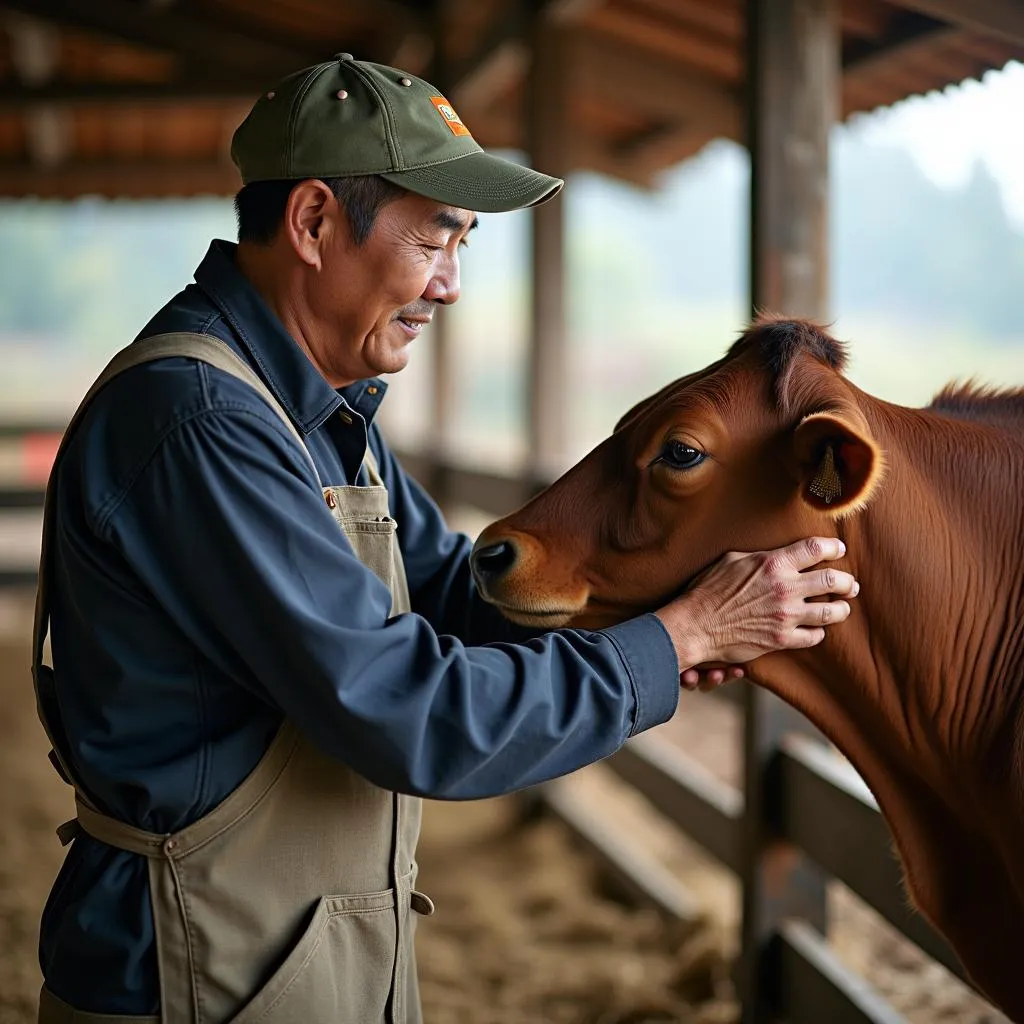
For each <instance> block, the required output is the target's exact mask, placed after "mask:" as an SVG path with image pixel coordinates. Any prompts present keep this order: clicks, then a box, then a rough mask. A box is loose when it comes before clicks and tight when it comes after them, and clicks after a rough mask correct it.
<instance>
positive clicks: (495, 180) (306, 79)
mask: <svg viewBox="0 0 1024 1024" xmlns="http://www.w3.org/2000/svg"><path fill="white" fill-rule="evenodd" d="M231 159H232V160H233V161H234V162H235V165H236V166H237V167H238V170H239V171H240V172H241V175H242V181H243V182H244V183H245V184H248V183H249V182H251V181H269V180H281V179H295V180H301V179H303V178H345V177H352V176H354V175H363V174H379V175H380V176H381V177H382V178H386V179H387V180H388V181H390V182H394V184H396V185H400V186H401V187H402V188H405V189H408V190H409V191H410V192H415V193H417V194H418V195H421V196H426V197H427V198H428V199H434V200H436V201H437V202H440V203H445V204H447V205H449V206H457V207H460V208H461V209H464V210H474V211H476V212H479V213H503V212H505V211H508V210H519V209H522V208H523V207H525V206H534V205H536V204H537V203H542V202H544V201H545V200H547V199H550V198H551V197H552V196H554V195H555V194H556V193H557V192H558V191H559V189H561V187H562V184H563V182H562V180H561V179H559V178H552V177H550V176H549V175H547V174H541V173H540V172H539V171H534V170H531V169H530V168H529V167H523V166H521V165H520V164H517V163H513V162H512V161H511V160H503V159H502V158H501V157H497V156H493V155H492V154H490V153H485V152H484V150H483V149H481V147H480V146H479V145H478V144H477V143H476V141H475V140H474V138H473V136H472V135H471V134H470V132H469V129H468V128H467V127H466V126H465V124H463V122H462V119H461V118H460V117H459V115H458V114H456V112H455V110H454V108H453V107H452V105H451V104H450V103H449V102H448V100H447V99H445V97H444V96H442V95H441V93H440V92H439V91H438V90H437V89H435V88H434V87H433V86H432V85H431V84H430V83H429V82H424V81H423V79H421V78H416V77H415V76H413V75H410V74H406V72H404V71H399V70H397V69H396V68H390V67H387V66H386V65H383V64H371V63H370V62H369V61H362V60H355V59H354V58H353V56H352V54H350V53H339V54H338V55H337V56H336V57H335V59H334V60H332V61H330V62H329V63H326V64H317V65H316V66H314V67H311V68H304V69H303V70H302V71H297V72H295V73H294V74H292V75H289V76H288V77H287V78H285V79H284V80H283V81H282V82H280V83H279V84H278V85H276V86H274V88H272V89H270V90H269V91H268V92H266V93H264V94H263V95H262V96H261V97H260V98H259V99H258V100H257V101H256V104H255V105H254V106H253V108H252V110H251V111H250V112H249V115H248V116H247V117H246V119H245V120H244V121H243V122H242V123H241V124H240V125H239V126H238V129H237V130H236V131H235V134H234V137H233V138H232V140H231Z"/></svg>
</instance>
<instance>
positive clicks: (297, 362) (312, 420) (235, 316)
mask: <svg viewBox="0 0 1024 1024" xmlns="http://www.w3.org/2000/svg"><path fill="white" fill-rule="evenodd" d="M237 251H238V246H237V245H235V244H234V243H232V242H225V241H223V240H221V239H215V240H214V241H213V242H211V243H210V248H209V250H208V251H207V253H206V256H205V257H204V258H203V262H202V263H200V264H199V266H198V267H197V268H196V272H195V279H196V284H198V285H199V287H200V288H202V290H203V291H204V292H205V293H206V294H207V295H208V296H209V297H210V300H211V301H212V302H213V303H214V305H215V306H216V307H217V308H218V309H219V310H220V313H221V315H222V316H223V317H224V319H225V320H226V321H227V322H228V324H229V325H230V326H231V329H232V330H233V331H234V333H235V336H236V337H237V338H238V340H239V342H240V343H241V345H242V347H243V348H244V349H245V351H246V353H247V354H248V355H249V357H250V358H251V359H252V360H253V362H254V363H255V364H256V367H257V368H258V369H259V371H260V375H261V376H262V377H263V379H264V381H265V382H266V384H267V387H269V388H270V390H271V391H272V392H273V394H274V397H275V398H276V399H277V400H278V401H279V402H280V403H281V405H282V406H284V409H285V411H286V412H287V413H288V415H289V416H290V417H291V418H292V420H294V422H295V425H296V426H297V427H298V428H299V429H300V430H301V431H302V432H303V433H304V434H309V433H310V431H312V430H315V429H316V428H317V427H319V426H320V424H322V423H323V422H324V420H326V419H327V417H328V416H330V415H331V414H332V413H333V412H335V411H336V410H337V409H338V408H339V407H340V406H341V405H347V406H348V407H349V408H350V409H351V410H353V411H354V412H356V413H358V414H359V415H360V416H362V417H363V419H365V420H366V422H367V423H369V422H370V420H372V419H373V416H374V415H375V414H376V412H377V409H378V408H379V406H380V402H381V399H382V398H383V397H384V392H385V391H387V385H386V384H385V383H384V382H383V381H382V380H378V379H377V378H370V379H368V380H360V381H356V382H355V383H354V384H350V385H349V386H348V387H345V388H339V389H338V390H337V391H336V390H335V389H334V388H332V387H331V385H330V384H328V383H327V381H326V380H324V378H323V376H322V374H321V373H320V371H319V370H317V368H316V367H315V366H314V365H313V364H312V363H311V362H310V361H309V357H308V356H307V355H306V353H305V352H303V351H302V349H301V348H299V346H298V344H297V343H296V341H295V339H294V338H293V337H292V336H291V335H290V334H289V333H288V332H287V331H286V330H285V329H284V326H283V324H282V323H281V321H280V320H278V318H277V317H276V316H275V315H274V312H273V311H272V310H271V309H270V307H269V306H268V305H267V304H266V302H264V301H263V297H262V296H261V295H260V293H259V292H258V291H257V290H256V289H255V288H254V287H253V286H252V284H250V283H249V281H248V280H247V279H246V277H245V275H244V274H242V272H241V271H240V270H239V269H238V266H237V265H236V263H235V254H236V252H237Z"/></svg>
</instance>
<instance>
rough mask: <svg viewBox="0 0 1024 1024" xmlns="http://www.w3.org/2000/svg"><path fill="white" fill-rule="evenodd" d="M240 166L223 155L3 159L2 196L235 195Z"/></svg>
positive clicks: (137, 197) (134, 197) (60, 197)
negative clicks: (44, 164)
mask: <svg viewBox="0 0 1024 1024" xmlns="http://www.w3.org/2000/svg"><path fill="white" fill-rule="evenodd" d="M241 185H242V183H241V179H240V178H239V177H238V171H237V170H236V169H235V168H234V167H233V166H232V165H231V164H229V163H226V162H224V163H222V162H219V161H214V160H211V161H208V162H203V161H199V162H196V161H189V162H183V161H177V162H176V161H169V162H165V161H156V160H152V161H113V160H112V161H103V162H95V163H85V162H82V163H78V162H76V163H69V164H64V165H61V166H59V167H52V168H46V169H41V168H39V167H36V166H34V165H32V164H29V163H0V196H13V197H18V198H21V197H24V196H38V197H40V198H44V199H75V198H77V197H78V196H85V195H97V196H106V197H108V198H112V199H113V198H126V199H129V198H130V199H145V198H152V197H161V196H194V195H215V196H230V195H234V194H235V193H236V192H237V191H238V190H239V188H241Z"/></svg>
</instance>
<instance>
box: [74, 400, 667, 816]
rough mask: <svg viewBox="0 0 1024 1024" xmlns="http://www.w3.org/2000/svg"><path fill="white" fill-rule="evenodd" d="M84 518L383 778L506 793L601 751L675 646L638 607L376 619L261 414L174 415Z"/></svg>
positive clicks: (285, 445) (652, 716)
mask: <svg viewBox="0 0 1024 1024" xmlns="http://www.w3.org/2000/svg"><path fill="white" fill-rule="evenodd" d="M97 516H98V518H97V520H96V521H95V522H94V527H93V528H94V529H95V530H96V531H97V532H98V533H99V534H100V535H101V536H102V537H104V538H105V539H107V540H109V542H110V543H112V544H113V545H114V546H115V547H116V548H117V549H118V550H119V551H120V552H121V554H122V555H123V557H124V558H125V559H126V561H127V563H128V564H129V565H130V566H131V568H132V569H133V570H134V572H135V573H137V575H138V577H139V578H140V580H141V581H142V583H143V584H144V585H145V587H146V589H147V590H148V591H149V593H150V594H151V595H152V596H153V599H154V601H155V602H156V603H158V604H159V605H160V606H161V607H162V608H163V609H164V610H165V611H166V612H167V613H168V614H169V615H170V616H171V618H172V619H173V620H174V622H175V623H176V624H177V626H178V628H180V629H181V631H182V632H183V634H184V635H186V636H187V637H188V638H189V639H190V641H191V642H192V643H194V644H195V645H196V647H197V648H198V649H199V650H200V651H201V652H202V654H203V655H204V656H205V657H207V658H208V659H210V661H212V662H213V663H215V664H216V665H217V666H218V667H219V668H220V669H222V670H223V671H224V672H225V673H227V674H228V675H229V676H231V677H232V678H235V679H237V680H238V681H239V683H240V684H242V685H246V686H248V687H250V688H252V689H254V690H256V691H257V692H259V693H262V694H264V695H265V696H266V698H267V699H268V700H269V701H271V702H273V703H274V704H275V705H277V706H278V707H280V708H281V709H282V711H283V712H284V713H285V714H286V715H287V716H288V717H290V718H291V719H292V720H293V721H294V722H295V723H296V724H297V725H298V727H299V728H300V729H301V730H302V731H303V732H304V733H305V734H306V735H308V736H309V737H310V738H311V739H312V740H313V741H314V742H315V743H317V745H318V746H319V747H320V748H321V749H323V750H324V751H325V752H327V753H329V754H331V755H333V756H335V757H337V758H338V759H340V760H343V761H344V762H346V763H347V764H349V765H350V766H351V767H352V768H354V769H355V770H356V771H358V772H359V773H360V774H362V775H364V776H365V777H366V778H368V779H370V780H371V781H373V782H375V783H376V784H378V785H381V786H384V787H386V788H390V789H396V790H400V791H403V792H410V793H417V794H422V795H427V796H434V797H445V798H472V797H483V796H490V795H496V794H499V793H504V792H508V791H511V790H514V789H517V788H520V787H523V786H528V785H532V784H535V783H537V782H541V781H543V780H545V779H550V778H553V777H555V776H558V775H561V774H564V773H566V772H569V771H572V770H574V769H576V768H579V767H581V766H582V765H585V764H588V763H590V762H592V761H595V760H597V759H599V758H601V757H604V756H606V755H608V754H610V753H612V752H613V751H614V750H616V749H617V748H618V747H619V746H620V745H621V744H622V743H623V742H624V740H625V739H626V738H627V737H628V736H630V735H631V734H632V733H634V732H636V731H639V730H641V729H646V728H649V727H650V726H652V725H655V724H657V723H659V722H662V721H664V720H666V719H667V718H668V717H669V716H670V715H671V714H672V712H673V710H674V708H675V706H676V702H677V699H678V663H677V660H676V655H675V652H674V649H673V644H672V642H671V640H670V638H669V636H668V634H667V632H666V630H665V629H664V627H663V626H662V625H661V623H660V622H659V621H658V620H657V618H655V616H653V615H647V616H642V617H641V618H639V619H636V620H633V621H631V622H628V623H625V624H623V625H621V626H616V627H614V628H612V629H608V630H603V631H600V632H586V631H577V630H562V631H559V632H558V633H553V634H548V635H546V636H543V637H540V638H537V639H535V640H531V641H530V642H529V643H527V644H524V645H511V644H502V645H493V646H488V647H466V646H464V645H463V644H462V643H461V642H460V641H459V640H457V639H456V638H455V637H453V636H450V635H445V634H439V633H438V632H437V631H435V629H434V628H432V626H431V625H430V623H429V622H427V621H426V619H424V618H423V617H422V616H419V615H415V614H409V615H400V616H397V617H395V618H393V619H389V618H388V609H389V604H390V597H389V594H388V592H387V590H386V588H385V587H384V586H383V584H382V583H381V582H380V581H379V580H378V578H377V577H376V576H375V575H374V574H373V572H371V571H370V570H368V569H366V568H365V567H364V566H363V565H362V564H361V563H360V562H359V561H358V560H357V559H356V558H355V557H354V555H353V553H352V551H351V549H350V547H349V545H348V543H347V541H346V540H345V538H344V536H343V535H342V534H341V533H340V531H339V529H338V527H337V524H336V523H335V522H334V520H333V518H332V517H331V515H330V512H329V510H328V509H327V507H326V505H325V504H324V501H323V498H322V495H321V492H320V488H319V483H318V481H316V480H315V479H313V474H312V472H311V470H310V469H309V467H308V466H307V465H306V463H305V461H304V459H303V458H302V455H301V452H300V451H299V449H298V447H297V445H296V444H295V441H294V440H293V439H292V438H291V437H290V436H288V435H287V434H286V432H285V431H284V428H283V427H282V426H281V425H280V424H278V423H277V422H276V421H274V420H273V417H272V415H271V414H270V413H269V412H268V413H267V414H266V415H265V416H263V415H259V414H256V413H254V412H252V411H251V410H246V409H242V408H238V407H233V408H212V409H206V410H205V411H203V412H201V413H199V414H197V415H194V416H192V417H191V418H189V419H187V420H185V421H184V422H182V423H180V424H178V425H177V426H176V427H175V428H174V430H173V431H171V432H170V433H169V434H168V435H167V436H166V437H165V438H164V439H163V440H162V441H161V443H160V444H159V446H158V447H157V449H156V450H155V452H154V453H153V454H152V457H151V458H149V459H148V461H147V462H146V464H145V465H144V466H143V467H141V469H140V471H139V473H138V475H137V476H136V477H135V478H134V481H133V483H132V485H131V487H130V488H129V489H128V491H127V492H126V494H125V495H124V496H123V497H122V498H121V500H120V501H119V502H117V503H115V504H114V505H113V506H112V507H108V508H104V509H103V510H102V512H98V513H97ZM420 571H421V575H422V570H421V569H420ZM452 585H454V584H452ZM465 585H466V586H467V588H468V586H469V583H468V579H467V580H465ZM421 586H422V584H421Z"/></svg>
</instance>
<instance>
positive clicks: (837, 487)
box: [809, 445, 843, 505]
mask: <svg viewBox="0 0 1024 1024" xmlns="http://www.w3.org/2000/svg"><path fill="white" fill-rule="evenodd" d="M809 489H810V492H811V494H815V495H817V496H818V497H819V498H821V499H822V500H823V501H824V502H825V504H826V505H831V504H832V502H833V501H835V500H836V498H838V497H841V496H842V493H843V481H842V479H841V477H840V476H839V471H838V470H837V469H836V459H835V455H834V454H833V452H832V445H829V446H828V447H827V448H826V449H825V454H824V455H823V456H822V459H821V465H820V466H819V467H818V472H817V474H816V476H815V477H814V479H813V480H812V481H811V486H810V488H809Z"/></svg>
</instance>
